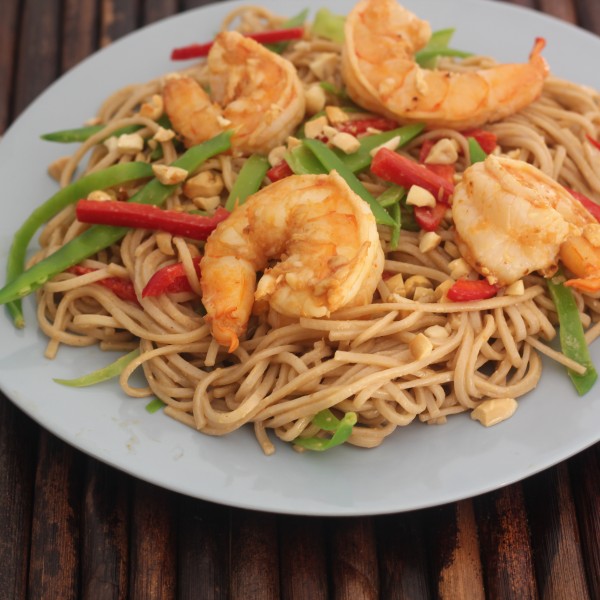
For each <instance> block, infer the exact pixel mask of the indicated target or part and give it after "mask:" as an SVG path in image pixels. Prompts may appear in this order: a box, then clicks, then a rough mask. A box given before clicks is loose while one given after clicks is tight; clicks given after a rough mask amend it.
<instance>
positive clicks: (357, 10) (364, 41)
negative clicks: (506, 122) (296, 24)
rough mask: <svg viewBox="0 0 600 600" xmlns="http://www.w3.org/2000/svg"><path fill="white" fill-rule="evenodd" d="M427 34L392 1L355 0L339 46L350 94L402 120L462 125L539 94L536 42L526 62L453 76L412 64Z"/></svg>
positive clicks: (542, 66) (494, 116) (541, 73)
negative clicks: (343, 41) (357, 0)
mask: <svg viewBox="0 0 600 600" xmlns="http://www.w3.org/2000/svg"><path fill="white" fill-rule="evenodd" d="M430 37H431V28H430V26H429V23H428V22H427V21H422V20H421V19H419V18H418V17H416V16H415V15H414V14H413V13H411V12H410V11H408V10H407V9H405V8H404V7H402V6H401V5H400V4H398V3H397V2H396V1H395V0H361V1H360V2H359V3H358V4H357V5H356V6H355V7H354V9H353V10H352V12H351V13H350V15H349V16H348V18H347V20H346V25H345V43H344V47H343V51H342V77H343V78H344V81H345V83H346V87H347V91H348V94H349V95H350V97H351V98H352V99H353V100H354V101H355V102H356V103H358V104H360V105H361V106H363V107H365V108H368V109H370V110H372V111H374V112H378V113H381V114H385V115H386V116H388V117H390V118H392V119H396V120H399V121H402V122H423V123H425V124H426V125H427V126H428V127H430V128H432V127H450V128H453V129H463V128H465V129H466V128H470V127H478V126H480V125H483V124H484V123H487V122H492V121H497V120H499V119H502V118H504V117H507V116H508V115H511V114H513V113H515V112H517V111H519V110H521V109H522V108H525V107H526V106H527V105H529V104H531V102H533V101H534V100H536V99H537V98H538V96H539V95H540V94H541V92H542V86H543V83H544V79H545V78H546V76H547V74H548V66H547V64H546V61H545V60H544V58H543V57H542V56H541V54H540V53H541V51H542V49H543V47H544V45H545V42H544V40H543V39H541V38H538V39H537V40H536V42H535V45H534V48H533V50H532V52H531V55H530V57H529V62H528V63H524V64H503V65H497V66H494V67H491V68H489V69H479V70H476V71H471V72H463V73H457V72H450V71H443V70H437V69H435V70H429V69H422V68H421V67H419V65H418V64H417V62H416V61H415V58H414V54H415V52H416V51H417V50H420V49H421V48H423V47H424V46H425V45H426V44H427V42H428V40H429V38H430Z"/></svg>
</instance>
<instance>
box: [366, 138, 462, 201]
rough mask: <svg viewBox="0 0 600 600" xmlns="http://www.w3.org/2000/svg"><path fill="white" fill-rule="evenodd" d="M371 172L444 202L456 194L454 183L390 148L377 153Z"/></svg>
mask: <svg viewBox="0 0 600 600" xmlns="http://www.w3.org/2000/svg"><path fill="white" fill-rule="evenodd" d="M371 171H372V172H373V173H374V174H375V175H377V176H378V177H381V178H382V179H385V180H386V181H391V182H392V183H395V184H397V185H401V186H402V187H404V188H406V189H408V188H410V186H411V185H418V186H420V187H422V188H425V189H426V190H429V191H430V192H431V193H432V194H433V195H434V196H435V197H436V199H437V200H440V201H442V202H446V203H447V202H448V201H449V200H450V196H451V195H452V193H453V192H454V184H453V183H451V182H450V181H448V180H447V179H445V178H444V177H440V176H439V175H438V174H437V173H434V172H433V171H431V170H429V169H427V168H426V167H425V166H423V165H420V164H419V163H417V162H415V161H414V160H411V159H410V158H406V157H405V156H401V155H400V154H396V152H392V150H389V149H388V148H381V150H379V152H377V154H376V155H375V157H374V158H373V162H372V163H371Z"/></svg>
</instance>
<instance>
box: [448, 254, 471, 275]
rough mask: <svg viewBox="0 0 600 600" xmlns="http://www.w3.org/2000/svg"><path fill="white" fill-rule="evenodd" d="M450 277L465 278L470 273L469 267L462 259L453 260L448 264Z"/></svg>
mask: <svg viewBox="0 0 600 600" xmlns="http://www.w3.org/2000/svg"><path fill="white" fill-rule="evenodd" d="M448 266H449V267H450V276H451V277H452V278H453V279H460V278H461V277H466V276H467V275H468V274H469V273H470V272H471V266H470V265H469V263H468V262H467V261H466V260H465V259H464V258H455V259H454V260H451V261H450V262H449V263H448Z"/></svg>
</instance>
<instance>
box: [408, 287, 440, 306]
mask: <svg viewBox="0 0 600 600" xmlns="http://www.w3.org/2000/svg"><path fill="white" fill-rule="evenodd" d="M412 299H413V300H414V301H415V302H434V301H435V292H434V291H433V290H432V289H431V288H426V287H423V286H421V285H418V286H417V287H416V288H415V291H414V292H413V297H412Z"/></svg>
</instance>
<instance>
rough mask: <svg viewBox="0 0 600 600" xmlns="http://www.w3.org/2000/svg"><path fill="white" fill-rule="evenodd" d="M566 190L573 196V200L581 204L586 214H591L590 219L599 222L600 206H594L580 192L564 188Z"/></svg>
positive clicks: (591, 201) (593, 203)
mask: <svg viewBox="0 0 600 600" xmlns="http://www.w3.org/2000/svg"><path fill="white" fill-rule="evenodd" d="M566 190H567V191H568V192H569V193H570V194H571V196H573V198H576V199H577V200H579V202H581V204H583V206H584V208H586V209H587V210H588V212H590V213H591V214H592V217H594V219H596V221H600V205H598V204H596V203H595V202H594V201H593V200H591V199H590V198H588V197H587V196H586V195H585V194H582V193H581V192H577V191H575V190H572V189H571V188H566Z"/></svg>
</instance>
